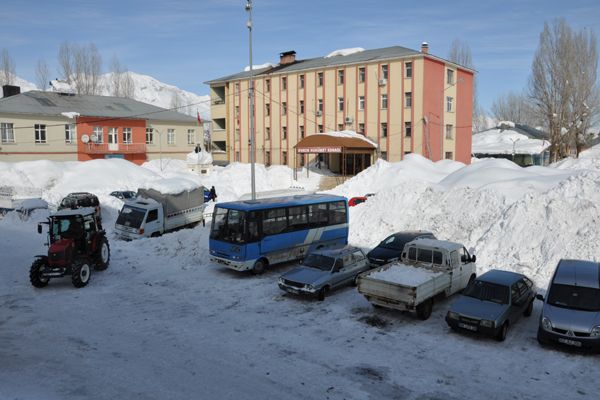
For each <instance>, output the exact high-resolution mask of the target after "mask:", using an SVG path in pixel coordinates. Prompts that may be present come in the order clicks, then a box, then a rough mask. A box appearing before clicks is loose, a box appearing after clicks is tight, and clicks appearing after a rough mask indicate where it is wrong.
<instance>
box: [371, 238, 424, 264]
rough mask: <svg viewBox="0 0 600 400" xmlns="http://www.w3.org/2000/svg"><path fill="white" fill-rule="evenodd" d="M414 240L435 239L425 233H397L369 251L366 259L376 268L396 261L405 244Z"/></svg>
mask: <svg viewBox="0 0 600 400" xmlns="http://www.w3.org/2000/svg"><path fill="white" fill-rule="evenodd" d="M416 239H435V236H434V234H433V233H431V232H426V231H405V232H397V233H394V234H393V235H390V236H388V237H387V238H385V239H384V240H383V241H382V242H381V243H379V244H378V245H377V247H375V248H374V249H373V250H371V251H369V252H368V253H367V257H368V258H369V261H370V262H371V264H372V265H377V266H380V265H384V264H387V263H389V262H392V261H398V260H399V259H400V257H401V256H402V250H404V246H405V245H406V243H408V242H412V241H413V240H416Z"/></svg>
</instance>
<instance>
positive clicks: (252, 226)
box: [246, 211, 260, 242]
mask: <svg viewBox="0 0 600 400" xmlns="http://www.w3.org/2000/svg"><path fill="white" fill-rule="evenodd" d="M258 218H259V217H258V215H257V213H256V212H255V211H252V212H250V213H248V218H247V219H246V224H247V227H248V228H247V230H246V241H247V242H256V241H257V240H259V239H260V237H259V235H258Z"/></svg>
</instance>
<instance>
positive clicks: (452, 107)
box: [446, 96, 454, 112]
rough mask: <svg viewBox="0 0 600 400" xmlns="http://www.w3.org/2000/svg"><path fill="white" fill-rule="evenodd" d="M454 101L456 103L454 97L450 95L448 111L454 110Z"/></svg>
mask: <svg viewBox="0 0 600 400" xmlns="http://www.w3.org/2000/svg"><path fill="white" fill-rule="evenodd" d="M453 103H454V99H453V98H452V97H450V96H448V97H446V111H448V112H452V111H454V106H453Z"/></svg>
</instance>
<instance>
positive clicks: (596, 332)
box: [590, 325, 600, 337]
mask: <svg viewBox="0 0 600 400" xmlns="http://www.w3.org/2000/svg"><path fill="white" fill-rule="evenodd" d="M590 336H591V337H600V325H598V326H595V327H593V328H592V332H591V333H590Z"/></svg>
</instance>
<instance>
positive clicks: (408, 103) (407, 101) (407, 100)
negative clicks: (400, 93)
mask: <svg viewBox="0 0 600 400" xmlns="http://www.w3.org/2000/svg"><path fill="white" fill-rule="evenodd" d="M404 107H406V108H411V107H412V92H406V93H404Z"/></svg>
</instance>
